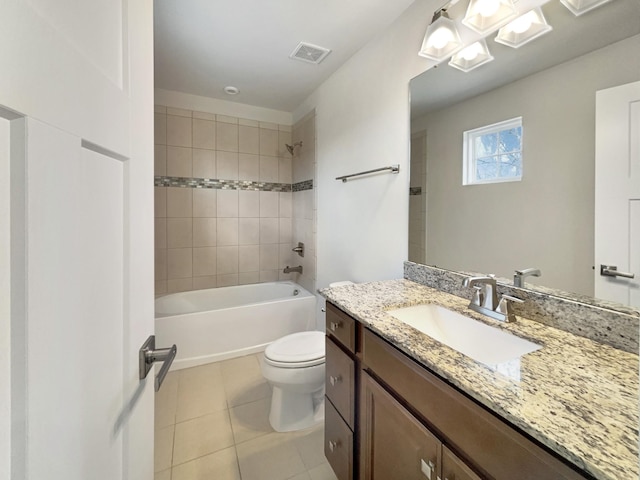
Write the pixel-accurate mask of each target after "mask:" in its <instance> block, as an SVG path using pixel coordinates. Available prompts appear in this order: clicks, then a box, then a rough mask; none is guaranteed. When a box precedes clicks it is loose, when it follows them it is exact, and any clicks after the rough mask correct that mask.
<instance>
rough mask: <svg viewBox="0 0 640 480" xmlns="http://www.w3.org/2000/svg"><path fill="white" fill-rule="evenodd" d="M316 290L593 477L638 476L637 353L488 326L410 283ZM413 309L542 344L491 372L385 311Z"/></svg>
mask: <svg viewBox="0 0 640 480" xmlns="http://www.w3.org/2000/svg"><path fill="white" fill-rule="evenodd" d="M320 293H321V294H322V295H323V296H324V297H325V298H327V299H328V300H329V301H331V302H332V303H334V304H335V305H337V306H338V307H339V308H341V309H343V310H344V311H346V312H347V313H349V314H350V315H352V316H353V317H354V318H356V319H358V320H359V321H361V322H362V323H363V324H364V325H366V326H367V327H369V328H370V329H371V330H373V331H375V332H377V333H378V334H380V335H381V336H383V337H384V338H386V339H387V340H389V341H390V342H391V343H393V344H394V345H396V346H397V347H398V348H400V349H401V350H402V351H404V352H405V353H406V354H407V355H409V356H410V357H412V358H414V359H415V360H417V361H418V362H420V363H422V364H423V365H425V366H426V367H427V368H429V369H430V370H432V371H433V372H435V373H436V374H438V375H440V376H441V377H443V378H445V379H446V380H448V381H449V382H450V383H452V384H454V385H456V386H457V387H458V388H460V389H461V390H463V391H464V392H466V393H467V394H469V395H471V396H472V397H473V398H475V399H476V400H477V401H478V402H480V403H481V404H483V405H485V406H486V407H488V408H490V409H491V410H492V411H494V412H495V413H496V414H498V415H499V416H501V417H502V418H504V419H505V420H507V421H508V422H510V423H512V424H513V425H516V426H517V427H519V428H520V429H522V430H523V431H525V432H527V433H528V434H530V435H531V436H532V437H534V438H536V439H537V440H539V441H540V442H541V443H543V444H544V445H546V446H548V447H549V448H551V449H552V450H554V451H555V452H557V453H558V454H559V455H561V456H562V457H564V458H566V459H567V460H568V461H570V462H572V463H573V464H575V465H576V466H577V467H579V468H581V469H582V470H584V471H586V472H588V473H590V474H591V475H593V476H594V477H596V478H598V479H602V480H623V479H629V480H631V479H633V480H637V479H638V478H639V475H640V471H639V468H638V356H637V355H634V354H631V353H628V352H624V351H622V350H619V349H615V348H613V347H611V346H609V345H605V344H602V343H598V342H595V341H592V340H589V339H587V338H583V337H580V336H576V335H573V334H571V333H568V332H565V331H563V330H559V329H556V328H552V327H549V326H546V325H543V324H541V323H540V322H535V321H531V320H527V319H525V318H518V321H517V322H515V323H512V324H503V323H500V322H496V321H493V320H491V319H489V318H487V317H484V316H483V315H480V314H477V313H475V312H473V311H471V310H469V309H468V308H467V305H468V300H465V299H463V298H460V297H457V296H454V295H451V294H448V293H445V292H442V291H439V290H435V289H432V288H429V287H427V286H424V285H420V284H418V283H415V282H412V281H409V280H390V281H385V282H372V283H365V284H357V285H349V286H342V287H335V288H325V289H323V290H321V291H320ZM421 303H436V304H439V305H443V306H445V307H447V308H449V309H451V310H455V311H458V312H460V313H463V314H465V315H468V316H469V317H473V318H475V319H477V320H479V321H482V322H485V323H488V324H490V325H493V326H495V327H497V328H500V329H503V330H507V331H510V332H511V333H514V334H516V335H518V336H520V337H524V338H526V339H528V340H531V341H534V342H536V343H538V344H540V345H542V348H541V349H540V350H538V351H536V352H533V353H530V354H527V355H525V356H523V357H522V358H521V359H520V362H519V365H515V368H516V371H507V372H504V373H501V372H498V371H496V370H495V369H491V368H489V367H487V366H485V365H483V364H481V363H478V362H475V361H474V360H472V359H471V358H469V357H466V356H464V355H462V354H460V353H458V352H457V351H455V350H453V349H451V348H449V347H447V346H446V345H443V344H441V343H439V342H437V341H435V340H433V339H431V338H430V337H429V336H427V335H424V334H422V333H421V332H419V331H417V330H415V329H413V328H412V327H409V326H407V325H405V324H403V323H402V322H401V321H399V320H397V319H395V318H394V317H392V316H390V315H389V314H387V313H385V311H386V310H389V309H392V308H399V307H404V306H410V305H416V304H421ZM512 367H513V365H512ZM505 373H506V374H505Z"/></svg>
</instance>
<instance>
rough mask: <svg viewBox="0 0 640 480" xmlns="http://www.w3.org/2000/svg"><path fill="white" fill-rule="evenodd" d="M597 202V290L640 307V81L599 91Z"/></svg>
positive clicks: (597, 95)
mask: <svg viewBox="0 0 640 480" xmlns="http://www.w3.org/2000/svg"><path fill="white" fill-rule="evenodd" d="M595 208H596V211H595V230H596V231H595V261H596V265H595V270H596V272H595V275H596V278H595V296H596V297H597V298H602V299H605V300H612V301H615V302H618V303H622V304H625V305H632V306H635V307H640V82H634V83H629V84H627V85H622V86H619V87H614V88H609V89H606V90H600V91H598V92H596V207H595ZM601 265H605V266H610V267H615V268H616V269H617V272H622V273H628V274H631V275H634V276H635V277H634V278H628V276H629V275H628V276H622V275H615V271H614V272H611V270H613V269H608V270H609V272H607V271H603V273H604V275H602V274H601ZM607 273H608V274H607Z"/></svg>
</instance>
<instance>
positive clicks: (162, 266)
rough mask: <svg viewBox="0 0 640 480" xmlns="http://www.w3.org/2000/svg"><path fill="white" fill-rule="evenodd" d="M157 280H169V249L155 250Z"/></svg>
mask: <svg viewBox="0 0 640 480" xmlns="http://www.w3.org/2000/svg"><path fill="white" fill-rule="evenodd" d="M155 279H156V280H166V279H167V249H166V248H156V250H155Z"/></svg>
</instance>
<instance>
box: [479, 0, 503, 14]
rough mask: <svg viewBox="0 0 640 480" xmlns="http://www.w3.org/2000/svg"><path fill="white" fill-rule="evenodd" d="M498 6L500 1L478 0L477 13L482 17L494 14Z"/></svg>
mask: <svg viewBox="0 0 640 480" xmlns="http://www.w3.org/2000/svg"><path fill="white" fill-rule="evenodd" d="M499 7H500V2H499V1H498V0H481V1H480V2H478V7H477V8H478V13H479V14H480V15H482V16H483V17H490V16H492V15H494V14H495V13H496V12H497V11H498V8H499Z"/></svg>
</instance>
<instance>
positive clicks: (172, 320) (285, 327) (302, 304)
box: [155, 282, 316, 370]
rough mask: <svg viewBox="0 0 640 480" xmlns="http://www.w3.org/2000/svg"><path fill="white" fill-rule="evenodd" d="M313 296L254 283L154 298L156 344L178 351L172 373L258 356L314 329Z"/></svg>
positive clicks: (296, 288) (283, 285)
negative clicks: (277, 342) (291, 336)
mask: <svg viewBox="0 0 640 480" xmlns="http://www.w3.org/2000/svg"><path fill="white" fill-rule="evenodd" d="M315 305H316V297H315V296H314V295H312V294H311V293H309V292H308V291H307V290H305V289H304V288H302V287H301V286H300V285H297V284H295V283H293V282H272V283H259V284H254V285H240V286H234V287H221V288H210V289H207V290H195V291H191V292H182V293H173V294H170V295H165V296H162V297H158V298H157V299H156V301H155V308H156V345H158V346H159V347H165V346H170V345H173V344H174V343H175V344H176V345H177V347H178V354H177V356H176V359H175V360H174V362H173V366H172V367H171V369H172V370H179V369H182V368H188V367H194V366H196V365H202V364H205V363H211V362H217V361H220V360H226V359H229V358H233V357H239V356H242V355H248V354H250V353H256V352H260V351H262V350H264V349H265V347H266V346H267V345H268V344H269V343H271V342H273V341H274V340H277V339H278V338H280V337H282V336H284V335H288V334H289V333H294V332H302V331H305V330H313V329H314V328H315V324H316V321H315Z"/></svg>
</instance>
